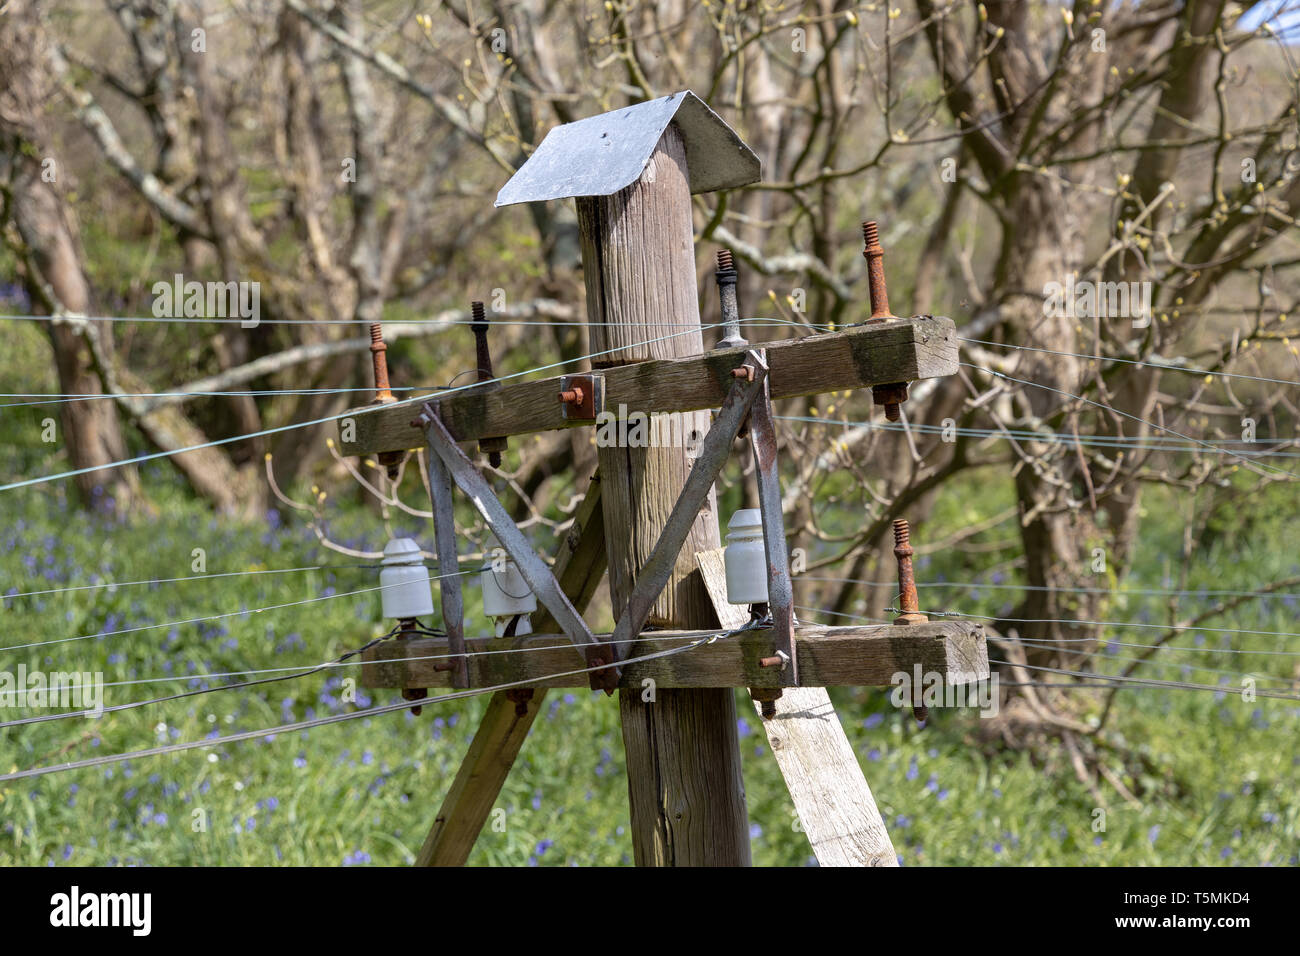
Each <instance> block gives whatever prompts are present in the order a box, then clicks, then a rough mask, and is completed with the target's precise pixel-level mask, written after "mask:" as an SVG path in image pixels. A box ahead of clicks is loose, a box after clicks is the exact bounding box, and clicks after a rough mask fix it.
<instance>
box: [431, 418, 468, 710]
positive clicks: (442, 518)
mask: <svg viewBox="0 0 1300 956" xmlns="http://www.w3.org/2000/svg"><path fill="white" fill-rule="evenodd" d="M425 407H426V408H428V406H427V405H426V406H425ZM435 414H436V412H435ZM428 459H429V498H430V500H431V502H432V504H433V537H434V542H435V547H436V548H437V550H438V593H439V594H440V595H441V597H442V626H443V628H444V629H445V630H446V631H447V649H448V650H450V651H451V653H452V654H453V655H456V656H454V657H452V658H451V660H450V661H449V662H448V663H449V664H450V665H451V674H452V686H453V687H468V686H469V658H468V657H466V656H465V599H464V597H463V596H462V594H461V587H460V563H459V558H457V556H456V520H455V510H454V508H453V503H452V498H451V475H450V474H449V473H448V471H447V466H446V465H444V464H443V463H442V459H441V458H439V457H438V456H437V455H435V454H434V453H433V450H432V449H430V450H429V453H428Z"/></svg>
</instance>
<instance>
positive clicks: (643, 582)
mask: <svg viewBox="0 0 1300 956" xmlns="http://www.w3.org/2000/svg"><path fill="white" fill-rule="evenodd" d="M741 369H748V371H747V372H744V373H743V374H742V375H741V376H737V377H736V379H735V380H734V381H733V382H732V385H731V388H730V389H729V390H728V392H727V397H726V399H725V400H724V401H723V403H722V407H721V408H720V409H719V410H718V414H717V416H716V417H715V418H714V419H713V425H712V426H711V427H710V428H709V433H708V435H706V436H705V438H704V442H703V443H702V444H701V445H700V454H699V456H698V457H697V458H696V459H695V462H694V463H693V464H692V465H691V473H690V475H689V476H688V477H687V479H686V483H685V484H684V485H683V486H682V491H681V494H680V495H678V497H677V503H676V504H674V505H673V510H672V512H671V513H670V514H669V515H668V520H667V521H666V522H665V523H664V527H663V530H662V531H661V532H660V533H659V540H658V541H657V542H655V546H654V550H653V551H652V552H650V557H649V558H647V559H646V562H645V564H644V565H642V567H641V573H640V574H638V575H637V579H636V584H635V585H634V586H633V588H632V593H631V595H630V596H629V597H628V599H627V605H626V606H625V607H624V608H623V613H622V615H620V617H619V619H618V623H617V624H615V625H614V633H613V634H612V635H610V643H611V644H612V645H614V647H615V649H616V651H617V653H618V654H619V656H620V657H621V656H624V651H625V648H624V645H625V644H626V643H627V642H629V641H631V640H633V639H634V638H635V636H636V635H638V634H640V633H641V629H642V628H643V627H645V622H646V619H647V618H648V617H649V616H650V609H651V607H653V606H654V602H655V600H656V599H657V598H658V597H659V592H661V591H662V590H663V589H664V586H665V585H666V584H667V583H668V579H669V577H671V576H672V572H673V567H674V566H675V565H676V563H677V556H678V554H679V553H680V552H681V550H682V545H683V544H684V543H685V541H686V535H687V534H689V533H690V530H691V525H693V524H694V523H695V517H696V515H698V514H699V513H700V507H701V506H702V505H703V504H704V502H705V500H706V499H707V498H708V496H709V490H710V489H711V488H712V487H713V483H714V481H716V480H717V477H718V472H720V471H721V470H722V466H723V465H724V464H725V463H726V461H727V456H728V455H729V454H730V452H731V443H732V442H733V441H735V440H736V435H737V434H738V433H739V432H740V427H741V425H743V424H744V422H745V418H746V416H747V415H749V414H750V409H751V408H753V407H754V402H755V400H756V399H757V398H758V397H759V395H761V394H765V392H766V388H767V372H768V368H767V361H766V354H765V353H764V352H763V350H762V349H750V350H749V351H747V352H746V353H745V361H744V364H743V365H740V366H737V368H736V369H734V370H733V372H732V374H733V375H734V374H735V373H736V372H739V371H740V370H741ZM767 421H768V424H769V426H770V424H771V407H770V405H769V408H768V417H767ZM773 452H775V448H773ZM772 462H773V471H775V454H773V456H772ZM776 507H777V520H778V521H779V520H780V513H781V512H780V507H781V501H780V492H779V490H778V492H777V505H776ZM782 547H784V539H782ZM770 560H771V556H770V553H769V561H770ZM788 581H789V579H788V577H787V584H788ZM788 607H789V602H787V609H788Z"/></svg>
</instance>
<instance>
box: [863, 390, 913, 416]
mask: <svg viewBox="0 0 1300 956" xmlns="http://www.w3.org/2000/svg"><path fill="white" fill-rule="evenodd" d="M871 400H872V401H873V402H875V403H876V404H877V405H884V406H885V418H887V419H889V420H890V421H891V422H896V421H901V420H902V417H903V416H902V414H901V413H900V412H899V408H898V407H899V405H901V404H902V403H903V402H905V401H907V383H906V382H893V383H891V384H889V385H874V386H872V388H871Z"/></svg>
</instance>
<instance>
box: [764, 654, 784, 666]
mask: <svg viewBox="0 0 1300 956" xmlns="http://www.w3.org/2000/svg"><path fill="white" fill-rule="evenodd" d="M782 663H784V662H783V660H782V659H781V657H780V655H777V656H776V657H760V658H759V659H758V666H759V667H780V666H781V665H782Z"/></svg>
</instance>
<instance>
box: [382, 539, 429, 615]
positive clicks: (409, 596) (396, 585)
mask: <svg viewBox="0 0 1300 956" xmlns="http://www.w3.org/2000/svg"><path fill="white" fill-rule="evenodd" d="M383 564H384V568H383V570H382V571H380V572H379V586H380V591H379V594H380V596H381V598H382V600H383V603H384V617H390V618H395V619H396V620H399V621H402V620H406V619H407V618H416V617H428V616H429V615H431V614H433V592H432V590H431V589H430V585H429V569H428V568H426V567H425V566H424V558H423V556H422V555H421V554H420V546H419V545H418V544H416V543H415V541H414V540H412V539H411V538H394V539H393V540H391V541H389V542H388V544H386V545H385V546H384V561H383Z"/></svg>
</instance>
